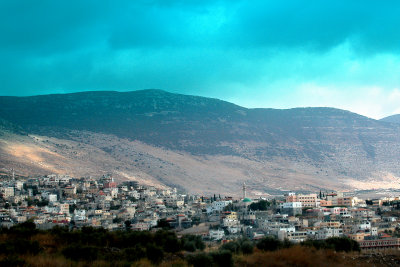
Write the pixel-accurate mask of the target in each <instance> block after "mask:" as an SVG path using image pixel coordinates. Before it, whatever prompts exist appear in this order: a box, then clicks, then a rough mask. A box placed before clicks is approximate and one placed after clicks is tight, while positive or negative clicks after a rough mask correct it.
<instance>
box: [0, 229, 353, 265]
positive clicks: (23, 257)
mask: <svg viewBox="0 0 400 267" xmlns="http://www.w3.org/2000/svg"><path fill="white" fill-rule="evenodd" d="M205 248H206V246H205V244H204V242H203V241H202V239H201V237H199V236H194V235H186V236H183V237H182V238H178V237H177V236H176V234H175V233H174V232H171V231H168V230H158V231H156V232H149V231H143V232H136V231H130V230H120V231H113V232H111V231H108V230H106V229H103V228H93V227H83V228H82V229H79V230H72V231H70V230H69V229H68V228H66V227H55V228H53V229H51V230H46V231H41V230H38V229H36V227H35V224H34V223H33V222H26V223H22V224H19V225H16V226H13V227H11V228H10V229H5V228H3V229H0V266H132V265H133V266H151V265H161V266H171V265H175V266H210V267H211V266H212V267H225V266H227V267H231V266H263V265H265V264H266V263H267V262H268V264H270V266H287V265H289V266H335V264H344V263H346V264H347V263H348V262H345V261H344V260H342V259H343V257H345V255H346V254H347V253H357V252H358V251H359V250H360V248H359V246H358V243H357V242H355V241H353V240H351V239H348V238H336V237H335V238H329V239H327V240H324V241H306V242H304V243H302V244H301V245H293V244H291V243H290V242H288V241H283V242H282V241H279V240H277V239H276V238H273V237H265V238H263V239H261V240H260V241H258V242H256V243H255V242H254V241H251V240H249V239H246V238H239V239H237V240H234V241H230V242H228V243H224V244H222V245H220V246H219V247H216V248H214V249H208V250H207V251H205ZM334 251H336V252H337V253H344V254H342V255H343V256H340V257H338V256H336V255H335V254H332V253H333V252H334ZM336 252H335V253H336ZM349 255H352V256H351V257H352V258H354V257H355V256H354V255H356V254H349ZM346 264H344V265H343V266H346Z"/></svg>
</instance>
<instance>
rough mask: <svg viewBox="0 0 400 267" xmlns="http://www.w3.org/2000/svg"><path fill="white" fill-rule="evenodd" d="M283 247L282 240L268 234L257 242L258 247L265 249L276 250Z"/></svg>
mask: <svg viewBox="0 0 400 267" xmlns="http://www.w3.org/2000/svg"><path fill="white" fill-rule="evenodd" d="M281 247H282V242H281V241H279V240H278V239H276V238H275V237H270V236H266V237H264V238H263V239H261V240H260V241H259V242H258V243H257V248H258V249H261V250H265V251H274V250H277V249H280V248H281Z"/></svg>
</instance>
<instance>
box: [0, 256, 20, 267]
mask: <svg viewBox="0 0 400 267" xmlns="http://www.w3.org/2000/svg"><path fill="white" fill-rule="evenodd" d="M0 266H3V267H20V266H25V261H24V260H23V259H21V258H18V257H17V256H15V255H13V256H8V257H6V258H4V259H2V260H0Z"/></svg>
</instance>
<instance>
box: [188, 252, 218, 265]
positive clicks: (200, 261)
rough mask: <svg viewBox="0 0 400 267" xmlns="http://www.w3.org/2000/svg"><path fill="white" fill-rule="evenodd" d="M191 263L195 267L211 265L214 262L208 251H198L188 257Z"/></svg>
mask: <svg viewBox="0 0 400 267" xmlns="http://www.w3.org/2000/svg"><path fill="white" fill-rule="evenodd" d="M187 261H188V263H189V264H191V265H193V267H211V266H212V264H213V260H212V257H211V256H210V255H208V254H206V253H197V254H194V255H189V256H188V257H187Z"/></svg>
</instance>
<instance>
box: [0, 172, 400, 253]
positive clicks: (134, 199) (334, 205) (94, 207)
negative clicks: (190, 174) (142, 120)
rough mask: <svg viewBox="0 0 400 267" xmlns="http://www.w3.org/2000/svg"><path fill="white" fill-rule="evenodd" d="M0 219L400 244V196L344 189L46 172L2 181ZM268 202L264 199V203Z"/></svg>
mask: <svg viewBox="0 0 400 267" xmlns="http://www.w3.org/2000/svg"><path fill="white" fill-rule="evenodd" d="M0 197H1V201H0V226H1V227H11V226H13V225H14V224H17V223H21V222H25V221H27V220H32V221H33V222H34V223H35V224H36V226H37V227H38V228H39V229H50V228H52V227H54V226H56V225H58V226H67V227H70V228H79V227H82V226H93V227H103V228H106V229H109V230H118V229H127V228H129V229H132V230H137V231H144V230H151V229H158V228H159V227H168V228H171V229H173V230H174V231H176V232H177V234H178V235H184V234H193V235H201V236H203V238H204V239H205V240H210V241H221V240H222V241H223V240H232V239H236V238H239V237H242V236H246V237H248V238H250V239H253V240H257V239H260V238H263V237H264V236H275V237H276V238H278V239H280V240H289V241H291V242H294V243H298V242H303V241H305V240H308V239H316V240H323V239H327V238H330V237H341V236H347V237H349V238H351V239H353V240H356V241H357V242H359V244H360V247H361V248H362V249H364V250H375V249H391V248H400V239H399V238H398V236H400V224H399V222H400V221H399V217H398V216H397V215H396V214H400V212H399V204H400V200H399V198H382V199H373V200H367V201H366V200H363V199H359V198H357V197H355V196H350V195H346V194H344V193H341V192H330V193H322V192H320V193H319V194H317V193H316V194H296V193H288V194H286V195H285V196H280V197H279V196H277V197H274V198H269V199H266V198H264V199H257V200H252V199H250V198H248V197H247V196H246V186H245V185H243V197H242V198H240V199H234V198H232V197H221V196H220V195H218V196H216V195H214V196H210V197H204V196H196V195H187V194H180V193H178V192H177V190H176V189H165V188H164V189H159V188H155V187H151V186H144V185H140V184H139V183H138V182H136V181H125V182H122V183H120V184H117V183H116V182H115V181H114V180H113V178H112V177H111V176H103V177H101V178H98V179H93V178H80V179H77V178H72V177H69V176H60V175H48V176H43V177H37V178H29V179H24V180H22V179H18V180H16V179H3V180H2V181H0ZM261 204H263V205H261Z"/></svg>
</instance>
